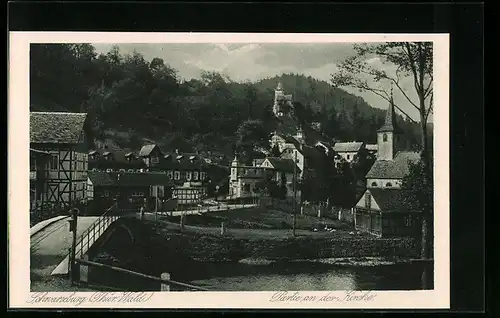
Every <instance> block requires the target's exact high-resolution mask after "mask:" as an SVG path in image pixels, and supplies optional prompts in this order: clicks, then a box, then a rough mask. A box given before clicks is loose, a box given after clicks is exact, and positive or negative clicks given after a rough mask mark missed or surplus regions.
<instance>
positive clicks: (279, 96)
mask: <svg viewBox="0 0 500 318" xmlns="http://www.w3.org/2000/svg"><path fill="white" fill-rule="evenodd" d="M284 96H285V92H284V90H283V84H281V82H278V86H277V87H276V89H275V90H274V105H273V112H274V115H276V116H283V111H282V109H281V107H280V103H282V102H283V100H284Z"/></svg>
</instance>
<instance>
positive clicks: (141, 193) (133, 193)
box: [132, 191, 144, 197]
mask: <svg viewBox="0 0 500 318" xmlns="http://www.w3.org/2000/svg"><path fill="white" fill-rule="evenodd" d="M132 196H133V197H143V196H144V192H142V191H134V192H132Z"/></svg>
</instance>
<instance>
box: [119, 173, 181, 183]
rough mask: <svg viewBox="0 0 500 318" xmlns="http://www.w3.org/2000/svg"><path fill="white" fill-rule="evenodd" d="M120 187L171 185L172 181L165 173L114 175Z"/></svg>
mask: <svg viewBox="0 0 500 318" xmlns="http://www.w3.org/2000/svg"><path fill="white" fill-rule="evenodd" d="M112 174H113V175H114V178H115V179H116V184H117V185H118V186H150V185H171V184H172V180H170V178H169V177H168V176H167V174H165V173H154V172H138V173H134V172H132V173H112Z"/></svg>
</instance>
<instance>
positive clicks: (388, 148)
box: [377, 85, 403, 160]
mask: <svg viewBox="0 0 500 318" xmlns="http://www.w3.org/2000/svg"><path fill="white" fill-rule="evenodd" d="M392 91H393V89H392V85H391V101H390V103H389V108H387V113H386V115H385V121H384V125H383V126H382V127H380V129H379V130H378V131H377V144H378V152H377V160H393V159H394V156H395V155H396V153H397V151H398V150H399V149H398V146H399V144H400V143H401V142H400V139H401V136H402V133H403V131H402V130H401V128H399V126H398V124H397V122H396V113H395V112H394V97H393V92H392Z"/></svg>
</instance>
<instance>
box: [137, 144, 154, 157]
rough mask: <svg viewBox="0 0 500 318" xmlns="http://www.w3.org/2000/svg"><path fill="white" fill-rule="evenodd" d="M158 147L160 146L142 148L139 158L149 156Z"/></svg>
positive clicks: (152, 145)
mask: <svg viewBox="0 0 500 318" xmlns="http://www.w3.org/2000/svg"><path fill="white" fill-rule="evenodd" d="M156 147H158V146H157V145H155V144H151V145H144V146H142V148H141V150H140V151H139V156H140V157H147V156H149V155H150V154H151V152H152V151H153V149H155V148H156Z"/></svg>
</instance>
